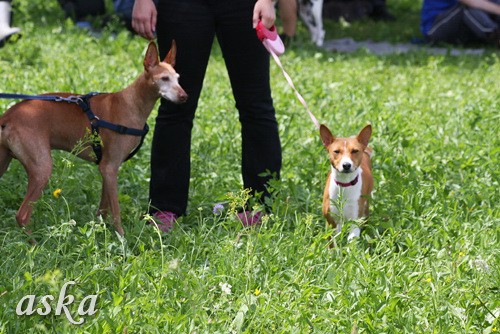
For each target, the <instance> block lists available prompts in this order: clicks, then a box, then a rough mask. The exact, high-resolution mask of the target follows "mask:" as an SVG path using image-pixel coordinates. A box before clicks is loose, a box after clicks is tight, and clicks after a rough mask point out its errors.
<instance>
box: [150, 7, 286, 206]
mask: <svg viewBox="0 0 500 334" xmlns="http://www.w3.org/2000/svg"><path fill="white" fill-rule="evenodd" d="M254 5H255V0H160V1H159V4H158V23H157V36H158V44H159V48H160V56H161V57H162V59H163V57H164V56H165V55H166V53H167V52H168V50H169V49H170V45H171V41H172V39H175V41H176V43H177V59H176V64H175V69H176V71H177V72H178V73H179V74H180V80H179V82H180V84H181V86H182V87H183V88H184V90H185V91H186V93H187V94H188V95H189V98H188V101H187V102H186V103H184V104H181V105H176V104H173V103H171V102H168V101H166V100H162V101H161V106H160V108H159V110H158V117H157V118H156V126H155V131H154V136H153V145H152V153H151V182H150V200H151V209H150V212H154V211H157V210H160V211H172V212H174V213H176V214H178V215H182V214H185V212H186V208H187V201H188V191H189V179H190V165H191V161H190V146H191V130H192V127H193V120H194V116H195V111H196V108H197V105H198V98H199V96H200V92H201V89H202V85H203V79H204V76H205V70H206V67H207V64H208V60H209V56H210V51H211V48H212V44H213V41H214V37H215V36H216V37H217V40H218V42H219V44H220V47H221V50H222V53H223V56H224V61H225V63H226V68H227V70H228V74H229V78H230V82H231V87H232V91H233V96H234V98H235V101H236V108H237V109H238V112H239V120H240V122H241V126H242V129H241V131H242V174H243V183H244V184H243V185H244V187H245V188H251V189H252V190H253V191H254V192H256V191H257V192H263V193H264V194H266V182H267V181H268V180H269V177H262V176H259V174H261V173H263V172H266V171H270V172H271V173H274V174H275V176H276V177H279V172H280V169H281V144H280V139H279V135H278V124H277V122H276V117H275V110H274V107H273V101H272V97H271V89H270V83H269V54H268V53H267V51H266V50H265V49H264V47H263V46H262V43H261V42H260V41H259V40H258V38H257V37H256V33H255V30H254V29H253V28H252V15H253V8H254ZM210 84H217V83H216V82H211V83H210ZM211 98H214V99H216V98H217V96H213V97H211ZM200 140H202V138H200Z"/></svg>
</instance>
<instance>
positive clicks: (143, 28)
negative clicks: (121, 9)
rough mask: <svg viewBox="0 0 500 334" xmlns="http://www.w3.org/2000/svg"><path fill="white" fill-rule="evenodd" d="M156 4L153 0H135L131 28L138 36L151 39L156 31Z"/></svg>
mask: <svg viewBox="0 0 500 334" xmlns="http://www.w3.org/2000/svg"><path fill="white" fill-rule="evenodd" d="M156 15H157V11H156V6H155V4H154V2H153V0H135V3H134V9H133V10H132V28H134V30H135V32H136V33H138V34H139V35H140V36H142V37H144V38H146V39H149V40H152V39H154V38H155V31H156Z"/></svg>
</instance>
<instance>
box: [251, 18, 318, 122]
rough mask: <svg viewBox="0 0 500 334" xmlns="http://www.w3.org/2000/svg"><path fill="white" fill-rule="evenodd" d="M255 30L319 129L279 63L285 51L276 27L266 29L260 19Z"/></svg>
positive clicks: (304, 101)
mask: <svg viewBox="0 0 500 334" xmlns="http://www.w3.org/2000/svg"><path fill="white" fill-rule="evenodd" d="M255 29H256V30H257V37H258V38H259V39H260V40H261V41H262V44H263V45H264V47H265V48H266V49H267V51H269V53H270V54H271V56H273V58H274V61H275V62H276V64H278V66H279V68H281V71H282V72H283V75H284V76H285V79H286V81H287V82H288V84H289V85H290V87H292V89H293V90H294V92H295V95H296V96H297V98H298V99H299V101H300V103H302V105H303V106H304V108H306V110H307V113H308V114H309V117H311V120H312V121H313V123H314V125H315V126H316V127H317V128H318V129H319V122H318V120H317V119H316V117H314V115H313V113H312V112H311V110H310V109H309V107H308V105H307V103H306V100H304V98H303V97H302V95H300V93H299V91H298V90H297V88H295V85H294V84H293V81H292V78H291V77H290V76H289V75H288V73H286V71H285V69H284V68H283V64H281V61H280V59H279V56H281V55H282V54H283V53H284V52H285V46H284V45H283V42H282V41H281V39H280V36H279V35H278V33H277V32H276V27H275V26H274V25H273V26H272V27H271V29H267V28H266V26H264V24H263V23H262V21H259V23H258V24H257V27H256V28H255Z"/></svg>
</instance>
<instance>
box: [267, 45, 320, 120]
mask: <svg viewBox="0 0 500 334" xmlns="http://www.w3.org/2000/svg"><path fill="white" fill-rule="evenodd" d="M270 53H271V56H273V58H274V61H275V62H276V64H278V66H279V68H281V71H282V72H283V75H284V76H285V79H286V81H287V82H288V84H289V85H290V87H292V89H293V91H294V92H295V95H296V96H297V98H298V99H299V101H300V103H302V105H303V106H304V108H306V111H307V113H308V114H309V117H311V120H312V121H313V123H314V125H315V126H316V127H317V128H318V129H319V122H318V120H317V119H316V117H314V114H313V113H312V111H311V109H309V106H308V105H307V102H306V100H305V99H304V98H303V97H302V95H300V93H299V91H298V90H297V88H295V85H294V84H293V81H292V78H291V77H290V76H289V75H288V73H286V71H285V69H284V68H283V64H281V61H280V59H279V57H278V56H277V55H276V53H274V51H272V50H271V51H270Z"/></svg>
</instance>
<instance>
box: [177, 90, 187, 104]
mask: <svg viewBox="0 0 500 334" xmlns="http://www.w3.org/2000/svg"><path fill="white" fill-rule="evenodd" d="M187 99H188V95H187V94H186V93H185V92H182V93H180V94H179V102H180V103H184V102H186V101H187Z"/></svg>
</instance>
